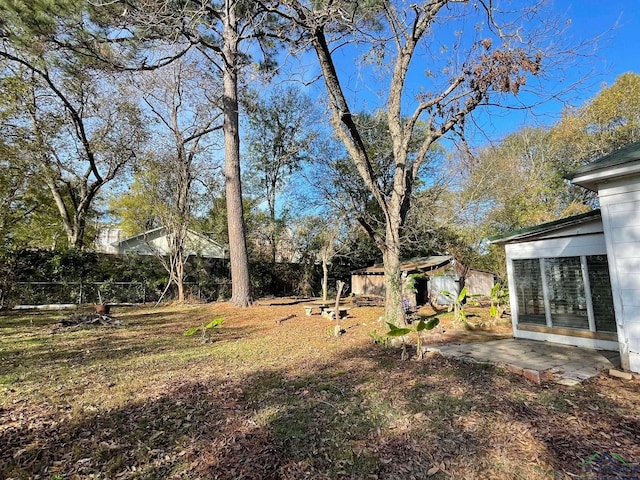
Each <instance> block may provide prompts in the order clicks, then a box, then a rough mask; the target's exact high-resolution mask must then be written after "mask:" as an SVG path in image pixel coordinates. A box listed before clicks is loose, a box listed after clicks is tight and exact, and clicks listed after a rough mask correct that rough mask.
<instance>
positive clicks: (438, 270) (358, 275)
mask: <svg viewBox="0 0 640 480" xmlns="http://www.w3.org/2000/svg"><path fill="white" fill-rule="evenodd" d="M400 269H401V271H402V274H403V277H404V278H407V277H408V276H409V275H411V274H423V275H421V276H419V277H418V278H416V279H415V283H414V287H415V290H416V292H415V294H414V295H412V294H409V295H408V300H409V303H410V304H412V305H414V306H415V305H425V304H427V303H429V301H430V299H431V298H434V299H436V302H437V303H439V304H441V305H446V304H448V303H450V300H449V299H448V298H447V297H445V296H444V295H442V294H441V293H440V292H443V291H447V292H450V293H452V294H454V295H456V296H457V295H458V293H459V292H460V277H459V275H458V273H457V272H456V269H455V260H454V259H453V257H451V256H449V255H434V256H430V257H420V258H412V259H410V260H406V261H404V262H402V263H401V265H400ZM464 283H465V285H467V290H468V292H469V294H471V295H475V294H478V295H485V296H488V295H490V293H491V288H492V287H493V284H494V275H493V274H492V273H488V272H481V271H477V270H471V271H469V272H468V274H467V276H466V278H465V282H464ZM351 291H352V293H353V294H354V295H379V296H384V294H385V287H384V265H383V264H376V265H373V266H371V267H367V268H363V269H360V270H355V271H353V272H351Z"/></svg>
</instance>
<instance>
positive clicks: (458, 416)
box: [0, 299, 640, 480]
mask: <svg viewBox="0 0 640 480" xmlns="http://www.w3.org/2000/svg"><path fill="white" fill-rule="evenodd" d="M306 304H307V303H304V302H301V301H299V300H295V299H271V300H267V299H263V300H260V301H259V302H257V303H256V304H255V305H254V306H252V307H249V308H247V309H239V308H236V307H233V306H232V305H230V304H227V303H219V304H212V305H201V306H200V305H193V306H172V307H164V308H157V309H155V308H115V309H114V316H115V317H116V318H118V319H119V320H121V321H122V322H123V325H119V326H115V327H105V326H92V327H87V328H79V327H63V326H61V324H60V320H61V319H63V318H64V316H65V315H67V316H68V315H69V313H64V312H55V313H50V312H28V313H25V312H21V313H7V314H0V446H1V448H0V478H4V479H27V478H28V479H51V480H53V479H55V480H61V479H90V478H95V479H97V478H101V479H111V478H114V479H118V478H124V479H134V478H135V479H165V478H172V479H174V478H175V479H302V478H309V479H334V478H336V479H342V478H348V479H423V478H434V479H451V478H454V479H478V478H494V479H503V478H504V479H540V478H549V479H552V478H598V477H597V475H598V472H600V474H604V472H605V469H608V470H611V471H614V475H617V476H612V477H611V478H640V474H638V475H637V476H636V477H634V476H630V475H632V474H633V475H635V474H636V473H637V472H639V471H640V467H638V465H637V462H638V461H639V460H640V401H639V400H640V382H638V381H636V380H621V379H614V378H611V377H608V376H606V375H600V376H599V377H596V378H594V379H591V380H589V381H587V382H585V383H584V384H582V385H580V386H577V387H564V386H560V385H555V384H543V385H542V386H538V385H533V384H530V383H528V381H527V380H525V379H523V378H522V377H519V376H513V375H511V374H509V373H508V372H505V371H502V370H501V369H498V368H493V367H488V366H486V365H473V364H469V363H464V362H458V361H455V360H449V359H444V358H441V357H438V356H430V357H428V358H426V359H424V360H423V361H417V360H416V359H415V358H412V359H410V360H407V361H402V360H400V352H399V350H397V349H395V348H389V347H384V346H383V345H380V344H375V343H374V341H373V338H374V337H379V336H381V335H382V334H384V333H385V332H386V331H387V329H386V327H385V326H384V325H382V324H381V323H380V322H379V321H378V319H379V318H380V316H381V315H382V309H381V308H378V307H362V308H356V309H352V310H350V311H349V317H348V318H345V319H343V320H342V321H341V326H342V328H343V329H344V331H345V333H344V334H343V335H341V336H340V337H335V336H334V335H333V332H334V322H333V321H331V320H328V319H326V318H324V317H321V316H320V315H317V314H316V315H313V316H306V315H305V312H304V306H305V305H306ZM421 313H422V314H423V315H434V314H438V316H439V317H440V318H441V325H440V326H439V327H437V328H436V329H435V330H434V331H433V332H432V333H431V334H430V335H431V337H430V338H431V341H433V342H440V341H447V340H448V339H450V338H456V339H460V338H464V339H469V340H471V339H473V340H482V339H488V338H491V339H494V338H495V335H505V334H506V335H509V334H510V322H509V319H508V318H506V319H504V321H502V322H501V323H500V324H499V325H493V324H492V322H491V320H490V319H489V318H488V316H487V314H486V310H485V309H477V310H476V311H475V312H472V313H474V314H475V315H476V316H474V317H471V318H470V320H471V323H472V324H473V325H474V326H475V327H474V328H473V329H469V328H465V327H464V326H463V325H460V324H457V323H456V322H453V321H452V319H451V316H450V315H449V314H447V313H446V312H433V311H429V310H423V311H421ZM214 318H223V319H224V323H223V324H222V325H221V326H219V327H216V328H215V329H211V330H209V331H208V332H207V338H206V342H203V341H202V339H201V335H200V333H196V334H195V335H193V336H185V335H183V333H184V331H185V330H187V329H189V328H190V327H194V326H200V325H205V324H207V323H209V322H210V321H211V320H213V319H214ZM623 475H627V476H626V477H624V476H623Z"/></svg>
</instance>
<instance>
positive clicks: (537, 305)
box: [513, 258, 547, 325]
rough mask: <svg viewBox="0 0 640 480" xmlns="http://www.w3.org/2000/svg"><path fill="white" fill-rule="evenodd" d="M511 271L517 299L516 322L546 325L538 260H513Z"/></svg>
mask: <svg viewBox="0 0 640 480" xmlns="http://www.w3.org/2000/svg"><path fill="white" fill-rule="evenodd" d="M513 273H514V277H515V284H516V296H517V299H518V322H519V323H528V324H533V325H546V324H547V320H546V318H545V314H544V297H543V294H542V276H541V275H540V260H538V259H537V258H534V259H526V260H514V261H513Z"/></svg>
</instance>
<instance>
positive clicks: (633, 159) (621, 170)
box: [565, 142, 640, 191]
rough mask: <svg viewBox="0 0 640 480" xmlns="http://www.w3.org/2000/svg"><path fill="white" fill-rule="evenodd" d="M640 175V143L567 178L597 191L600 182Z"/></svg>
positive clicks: (596, 161)
mask: <svg viewBox="0 0 640 480" xmlns="http://www.w3.org/2000/svg"><path fill="white" fill-rule="evenodd" d="M635 173H640V142H635V143H631V144H629V145H627V146H625V147H623V148H621V149H619V150H616V151H615V152H612V153H609V154H608V155H605V156H604V157H601V158H599V159H597V160H595V161H593V162H591V163H589V164H587V165H585V166H584V167H581V168H579V169H578V170H576V171H574V172H572V173H570V174H568V175H566V176H565V178H566V179H567V180H571V181H572V182H573V183H574V184H576V185H580V186H581V187H584V188H586V189H589V190H593V191H596V190H597V184H598V182H601V181H604V180H610V179H612V178H618V177H623V176H626V175H630V174H635Z"/></svg>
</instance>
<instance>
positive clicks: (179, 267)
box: [175, 254, 185, 303]
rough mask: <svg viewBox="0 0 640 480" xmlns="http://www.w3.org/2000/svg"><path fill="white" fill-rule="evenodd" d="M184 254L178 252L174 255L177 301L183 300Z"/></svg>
mask: <svg viewBox="0 0 640 480" xmlns="http://www.w3.org/2000/svg"><path fill="white" fill-rule="evenodd" d="M184 264H185V261H184V256H183V255H181V254H178V255H177V257H176V267H175V273H176V286H177V287H178V302H181V303H182V302H184Z"/></svg>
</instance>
